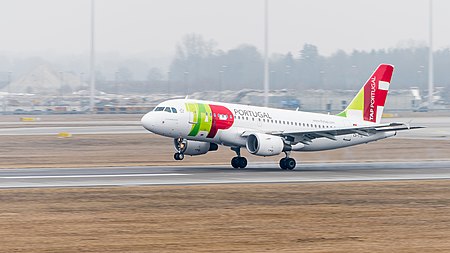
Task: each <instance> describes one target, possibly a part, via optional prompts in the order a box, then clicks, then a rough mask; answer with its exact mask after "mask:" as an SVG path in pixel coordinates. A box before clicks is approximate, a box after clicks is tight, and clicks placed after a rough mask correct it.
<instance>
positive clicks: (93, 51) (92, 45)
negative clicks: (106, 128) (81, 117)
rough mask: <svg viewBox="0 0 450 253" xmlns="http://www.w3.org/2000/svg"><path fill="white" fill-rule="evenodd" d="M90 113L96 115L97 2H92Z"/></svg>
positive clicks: (92, 0)
mask: <svg viewBox="0 0 450 253" xmlns="http://www.w3.org/2000/svg"><path fill="white" fill-rule="evenodd" d="M89 72H90V73H89V76H90V92H89V111H90V112H91V113H94V106H95V100H94V96H95V0H91V57H90V70H89Z"/></svg>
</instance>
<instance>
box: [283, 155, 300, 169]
mask: <svg viewBox="0 0 450 253" xmlns="http://www.w3.org/2000/svg"><path fill="white" fill-rule="evenodd" d="M285 154H286V157H284V158H281V160H280V168H281V169H282V170H293V169H294V168H295V166H296V165H297V163H296V162H295V159H294V158H291V157H289V155H290V152H289V153H288V152H285Z"/></svg>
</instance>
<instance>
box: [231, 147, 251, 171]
mask: <svg viewBox="0 0 450 253" xmlns="http://www.w3.org/2000/svg"><path fill="white" fill-rule="evenodd" d="M231 150H233V151H234V152H236V155H237V156H235V157H233V159H231V166H233V168H235V169H237V168H241V169H243V168H245V167H247V158H245V157H242V156H241V148H239V147H233V148H231Z"/></svg>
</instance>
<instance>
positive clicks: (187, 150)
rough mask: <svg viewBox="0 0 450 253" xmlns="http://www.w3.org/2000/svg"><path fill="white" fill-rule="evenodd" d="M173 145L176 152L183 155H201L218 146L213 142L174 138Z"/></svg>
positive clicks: (214, 149)
mask: <svg viewBox="0 0 450 253" xmlns="http://www.w3.org/2000/svg"><path fill="white" fill-rule="evenodd" d="M174 146H175V150H176V151H177V152H180V153H184V154H185V155H203V154H206V153H208V151H216V150H217V149H218V148H219V146H218V145H217V144H215V143H210V142H203V141H190V140H185V139H174Z"/></svg>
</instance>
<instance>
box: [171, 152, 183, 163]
mask: <svg viewBox="0 0 450 253" xmlns="http://www.w3.org/2000/svg"><path fill="white" fill-rule="evenodd" d="M173 159H175V160H177V161H181V160H183V159H184V154H183V153H175V154H174V155H173Z"/></svg>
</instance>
